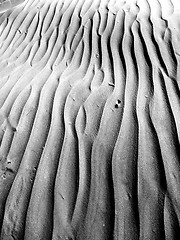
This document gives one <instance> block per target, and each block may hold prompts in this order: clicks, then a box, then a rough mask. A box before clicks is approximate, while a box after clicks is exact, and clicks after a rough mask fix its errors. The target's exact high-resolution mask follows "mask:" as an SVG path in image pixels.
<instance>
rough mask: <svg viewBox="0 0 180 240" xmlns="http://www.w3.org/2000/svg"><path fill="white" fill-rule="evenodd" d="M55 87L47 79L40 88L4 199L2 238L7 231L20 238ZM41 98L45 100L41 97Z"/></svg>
mask: <svg viewBox="0 0 180 240" xmlns="http://www.w3.org/2000/svg"><path fill="white" fill-rule="evenodd" d="M50 83H51V81H50ZM49 85H50V86H49ZM56 87H57V83H56V82H55V81H54V84H49V82H47V83H46V84H45V86H44V88H43V89H42V92H41V96H40V99H39V101H40V102H39V106H38V109H37V113H36V117H35V120H34V124H33V127H32V132H31V135H30V137H29V141H28V144H27V146H26V150H25V152H24V155H23V158H22V161H21V164H20V167H19V170H18V172H17V175H16V177H15V180H14V182H13V184H12V187H11V190H10V193H9V195H8V199H7V201H6V207H5V215H4V220H3V226H2V232H1V237H2V239H3V238H5V237H8V236H9V237H10V236H11V235H12V236H13V235H15V237H16V238H22V236H23V234H24V227H25V216H26V212H27V207H28V204H29V199H30V194H31V189H32V184H33V182H34V178H35V175H36V170H37V167H38V163H39V161H40V157H41V154H42V152H43V149H44V146H45V142H46V139H47V134H48V132H49V126H50V122H51V108H52V103H53V98H54V92H55V89H56ZM47 94H48V95H47ZM47 96H48V98H47ZM45 99H46V100H47V101H44V100H45ZM44 130H45V131H44ZM19 186H20V187H19Z"/></svg>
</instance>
